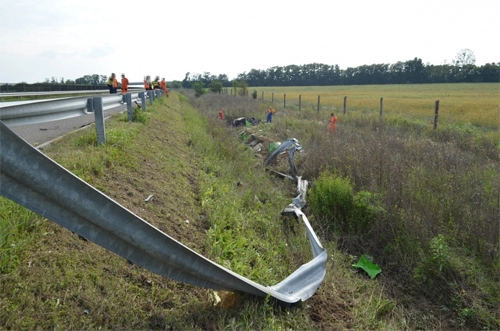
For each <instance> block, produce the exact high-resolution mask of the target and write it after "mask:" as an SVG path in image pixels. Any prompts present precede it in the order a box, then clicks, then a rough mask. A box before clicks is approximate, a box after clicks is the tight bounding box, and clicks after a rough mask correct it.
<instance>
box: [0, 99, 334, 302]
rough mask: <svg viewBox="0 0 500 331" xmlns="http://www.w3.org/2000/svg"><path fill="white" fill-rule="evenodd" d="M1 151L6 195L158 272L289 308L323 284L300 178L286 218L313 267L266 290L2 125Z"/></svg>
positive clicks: (321, 256)
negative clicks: (296, 225)
mask: <svg viewBox="0 0 500 331" xmlns="http://www.w3.org/2000/svg"><path fill="white" fill-rule="evenodd" d="M94 101H95V100H94ZM78 107H81V105H78ZM0 146H2V149H1V151H0V164H1V165H2V166H1V167H0V180H1V183H2V185H0V194H1V195H3V196H5V197H7V198H8V199H11V200H13V201H15V202H16V203H18V204H20V205H23V206H24V207H26V208H28V209H30V210H32V211H34V212H36V213H38V214H40V215H41V216H43V217H46V218H47V219H49V220H52V221H53V222H55V223H57V224H59V225H61V226H64V227H65V228H67V229H69V230H71V231H73V232H75V233H77V234H79V235H81V236H83V237H85V238H87V239H89V240H91V241H93V242H95V243H97V244H98V245H100V246H102V247H104V248H106V249H108V250H110V251H112V252H114V253H116V254H118V255H120V256H122V257H124V258H126V259H127V260H129V261H131V262H133V263H135V264H137V265H139V266H142V267H144V268H146V269H148V270H151V271H152V272H155V273H157V274H160V275H163V276H165V277H168V278H171V279H174V280H177V281H180V282H184V283H188V284H192V285H196V286H200V287H206V288H212V289H216V290H227V291H241V292H245V293H250V294H253V295H257V296H261V297H265V296H267V295H271V296H273V297H274V298H276V299H277V300H279V301H281V302H284V303H295V302H298V301H301V300H302V301H304V300H306V299H308V298H309V297H311V296H312V295H313V294H314V293H315V292H316V289H317V288H318V287H319V285H320V284H321V282H322V281H323V278H324V276H325V272H326V269H325V263H326V259H327V254H326V251H325V249H324V248H323V247H322V246H321V243H320V242H319V240H318V238H317V236H316V234H315V233H314V231H313V229H312V227H311V225H310V224H309V221H308V219H307V217H306V216H305V215H304V213H303V212H302V211H301V208H302V207H303V206H304V205H305V195H306V189H307V181H304V180H302V179H301V177H299V176H296V175H293V177H294V178H295V179H296V180H297V183H298V185H297V190H298V193H299V195H298V197H297V198H295V199H294V200H293V202H292V203H291V204H290V205H288V206H287V207H285V208H284V209H283V211H282V213H283V214H290V213H291V214H295V215H296V216H297V217H298V218H299V219H301V220H302V221H303V222H304V225H305V227H306V230H307V234H308V237H309V241H310V244H311V248H312V255H313V259H312V260H311V261H310V262H308V263H306V264H304V265H302V266H300V267H299V268H298V269H297V270H296V271H295V272H293V273H292V274H291V275H290V276H288V277H287V278H286V279H284V280H283V281H282V282H280V283H278V284H276V285H273V286H264V285H261V284H258V283H256V282H253V281H251V280H249V279H247V278H245V277H243V276H241V275H238V274H236V273H234V272H233V271H231V270H228V269H226V268H224V267H222V266H220V265H218V264H216V263H214V262H212V261H210V260H208V259H207V258H205V257H204V256H202V255H200V254H198V253H196V252H195V251H193V250H191V249H189V248H188V247H186V246H185V245H183V244H182V243H179V242H177V241H176V240H174V239H173V238H171V237H170V236H168V235H167V234H165V233H163V232H162V231H160V230H159V229H157V228H155V227H153V226H152V225H151V224H149V223H147V222H146V221H144V220H142V219H141V218H140V217H138V216H137V215H135V214H133V213H132V212H131V211H129V210H127V209H125V208H124V207H122V206H121V205H119V204H118V203H116V202H115V201H113V200H112V199H110V198H109V197H107V196H106V195H104V194H103V193H101V192H99V191H98V190H97V189H95V188H94V187H92V186H90V185H88V184H87V183H86V182H84V181H82V180H81V179H79V178H78V177H77V176H75V175H73V174H72V173H70V172H69V171H67V170H66V169H64V168H63V167H61V166H60V165H58V164H57V163H55V162H54V161H52V160H51V159H49V158H48V157H46V156H45V155H44V154H42V153H41V152H40V151H38V150H37V149H36V148H34V147H32V146H31V145H30V144H28V143H27V142H25V141H24V140H22V139H21V138H20V137H18V136H17V135H16V134H15V133H13V132H12V131H11V130H10V129H9V128H8V127H7V126H6V125H5V124H4V123H3V122H0ZM287 149H288V150H289V151H291V152H292V154H293V152H294V151H295V150H296V149H300V145H298V142H297V140H295V139H293V140H287V141H286V142H285V143H284V144H282V145H281V146H280V150H281V152H285V151H286V150H287ZM276 155H277V154H275V156H276ZM271 161H272V160H271V159H269V158H268V159H266V162H271Z"/></svg>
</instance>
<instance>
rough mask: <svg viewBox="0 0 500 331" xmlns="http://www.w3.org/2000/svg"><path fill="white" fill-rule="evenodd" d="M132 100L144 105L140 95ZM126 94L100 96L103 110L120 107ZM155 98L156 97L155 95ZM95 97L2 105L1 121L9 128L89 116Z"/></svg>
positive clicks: (0, 110)
mask: <svg viewBox="0 0 500 331" xmlns="http://www.w3.org/2000/svg"><path fill="white" fill-rule="evenodd" d="M130 95H131V98H132V100H131V101H138V102H141V103H142V98H141V95H140V92H139V93H130ZM125 96H126V95H125V94H124V95H122V94H113V95H108V96H99V97H100V98H102V103H103V110H106V109H110V108H113V107H118V106H120V105H122V104H124V103H125V102H126V100H125ZM153 98H154V95H153ZM92 99H93V97H76V98H65V99H57V100H39V101H29V102H26V103H21V104H19V103H12V104H11V103H0V120H1V121H3V122H4V123H5V124H6V125H8V126H16V125H27V124H35V123H44V122H50V121H57V120H62V119H67V118H72V117H77V116H82V115H86V114H89V113H91V112H92V111H93V107H92Z"/></svg>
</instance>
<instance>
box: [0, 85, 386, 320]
mask: <svg viewBox="0 0 500 331" xmlns="http://www.w3.org/2000/svg"><path fill="white" fill-rule="evenodd" d="M148 110H151V112H147V113H146V114H145V115H146V117H147V120H146V124H145V125H144V124H141V123H128V122H126V121H125V118H126V116H124V115H118V116H114V117H112V118H111V119H110V120H108V121H107V122H106V133H107V144H105V145H102V146H95V141H96V138H95V133H94V131H93V128H89V129H88V130H82V131H79V132H76V133H74V134H71V135H68V136H66V137H65V138H64V139H62V140H60V141H58V142H57V143H55V144H53V145H51V146H49V147H47V148H45V150H44V151H43V152H44V153H46V154H47V155H48V156H49V157H51V158H53V159H54V160H55V161H57V162H58V163H60V164H61V165H63V166H64V167H65V168H66V169H68V170H70V171H72V172H73V173H75V174H76V175H78V176H79V177H80V178H82V179H83V180H85V181H87V182H88V183H89V184H91V185H93V186H95V187H96V188H98V189H99V190H101V191H103V192H104V193H105V194H107V195H108V196H110V197H111V198H113V199H115V200H116V201H117V202H118V203H120V204H122V205H123V206H125V207H127V208H129V209H130V210H132V211H133V212H134V213H136V214H137V215H139V216H140V217H142V218H143V219H145V220H146V221H148V222H150V223H152V224H153V225H154V226H156V227H158V228H159V229H161V230H162V231H164V232H165V233H167V234H169V235H170V236H172V237H173V238H175V239H177V240H178V241H180V242H181V243H183V244H185V245H187V246H189V247H190V248H192V249H194V250H196V251H197V252H200V253H202V254H204V255H206V256H207V257H209V258H210V259H212V260H214V261H216V262H217V263H220V264H221V265H223V266H225V267H228V268H230V269H232V270H234V271H236V272H238V273H240V274H242V275H243V276H246V277H248V278H250V279H252V280H254V281H257V282H259V283H261V284H264V285H272V284H275V283H276V282H278V281H280V280H282V279H283V278H285V277H286V276H287V275H288V274H289V273H291V272H292V271H293V270H295V268H296V267H298V266H299V265H300V264H301V263H304V262H307V261H308V260H309V259H310V257H311V253H310V247H309V244H308V242H307V239H306V237H305V233H304V231H303V229H302V227H301V226H300V225H299V224H295V221H294V220H283V219H282V218H281V217H280V216H279V211H280V210H281V209H282V208H283V207H284V206H286V205H287V204H288V203H289V202H290V201H291V199H292V198H293V197H294V195H295V187H294V185H293V184H291V183H288V182H284V181H282V180H280V179H274V178H272V177H270V175H269V174H268V173H266V172H265V171H264V169H263V166H262V162H261V160H259V159H256V158H255V157H254V156H253V155H252V153H250V152H249V151H248V150H247V148H246V147H245V146H244V145H242V144H241V143H240V142H238V141H237V139H236V135H235V134H234V133H235V132H234V131H228V130H227V129H226V128H225V127H224V126H222V125H221V124H220V123H217V122H213V121H211V120H207V119H206V118H205V117H204V116H202V115H200V114H199V113H198V112H197V111H196V110H195V109H193V108H192V107H191V106H190V105H189V103H188V102H187V100H186V99H185V98H184V97H183V96H182V95H178V94H176V93H173V94H172V95H171V96H170V98H168V99H167V98H163V99H160V100H158V101H156V102H155V104H154V105H153V106H152V107H148ZM151 194H154V198H153V200H151V201H150V202H145V201H144V200H145V198H147V197H148V196H149V195H151ZM0 203H1V208H0V210H1V219H0V225H1V229H2V232H1V233H2V236H1V237H0V239H1V240H2V241H1V242H0V249H1V275H0V293H1V296H0V328H6V329H53V328H58V329H97V328H125V329H175V330H180V329H184V330H202V329H203V330H210V329H213V330H220V329H226V328H227V329H238V330H239V329H252V330H253V329H262V330H265V329H268V330H279V329H317V328H321V327H324V328H328V329H330V328H332V327H337V328H341V329H343V328H348V327H352V326H356V327H362V326H363V325H372V324H371V323H375V324H373V325H374V326H379V325H382V326H384V325H387V324H386V323H385V322H384V318H382V319H380V318H378V317H377V318H376V315H377V311H378V308H379V307H378V306H377V305H378V303H376V302H380V300H379V299H380V293H381V292H382V291H381V290H380V289H378V288H377V285H376V283H374V282H371V281H368V280H366V279H364V278H359V279H357V277H356V276H354V277H353V276H351V274H350V271H349V270H348V268H346V266H347V265H348V263H349V261H348V260H346V259H345V258H344V257H343V256H342V255H340V254H337V253H333V252H332V255H331V260H330V261H329V262H328V265H329V266H328V269H329V273H330V276H329V277H330V278H329V279H330V280H329V286H328V287H327V288H330V285H331V286H333V288H334V291H330V290H328V293H325V290H323V289H320V292H319V293H318V294H317V295H316V296H314V297H313V298H312V299H310V300H309V301H307V302H306V303H305V304H303V305H298V306H296V307H291V308H283V307H280V306H277V305H274V304H273V303H272V301H268V300H264V299H259V298H254V297H251V296H245V295H232V294H230V293H225V292H219V293H215V292H214V291H212V290H209V289H201V288H197V287H192V286H189V285H185V284H181V283H178V282H175V281H172V280H169V279H166V278H164V277H161V276H158V275H155V274H152V273H150V272H148V271H147V270H144V269H142V268H139V267H137V266H134V265H130V264H128V263H127V261H126V260H125V259H123V258H120V257H118V256H116V255H114V254H113V253H110V252H108V251H106V250H104V249H103V248H101V247H99V246H97V245H95V244H93V243H91V242H89V241H85V240H83V239H82V238H79V237H78V236H77V235H76V234H73V233H71V232H70V231H68V230H66V229H64V228H61V227H59V226H58V225H56V224H54V223H52V222H50V221H48V220H44V219H42V218H40V217H39V216H37V215H35V214H33V213H31V212H29V211H27V210H25V209H24V208H21V207H19V206H17V205H15V204H14V203H12V202H10V201H8V200H6V199H5V198H3V197H2V198H0ZM333 263H337V264H338V266H337V270H335V269H333V268H332V267H333ZM332 277H334V278H332ZM336 278H338V279H336ZM342 284H352V286H349V287H348V288H345V287H344V285H342ZM354 293H356V295H355V297H353V294H354ZM363 293H365V295H366V297H369V295H373V297H374V298H373V300H370V301H369V302H368V301H367V303H366V304H365V303H364V300H363V299H361V298H359V297H358V295H362V294H363ZM217 297H219V298H221V299H222V302H221V303H219V304H218V305H215V303H216V302H217V300H216V299H217ZM358 302H360V303H362V304H359V305H358V304H357V303H358ZM359 316H361V317H359ZM365 316H369V317H368V318H365Z"/></svg>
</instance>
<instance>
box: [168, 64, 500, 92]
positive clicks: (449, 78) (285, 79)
mask: <svg viewBox="0 0 500 331" xmlns="http://www.w3.org/2000/svg"><path fill="white" fill-rule="evenodd" d="M236 80H238V81H245V82H246V83H247V84H248V86H322V85H323V86H327V85H369V84H425V83H465V82H468V83H471V82H477V83H479V82H499V81H500V62H498V63H487V64H485V65H482V66H476V65H475V64H462V65H460V64H456V63H455V64H441V65H430V64H427V65H425V64H424V63H423V62H422V60H421V59H419V58H414V59H413V60H409V61H405V62H397V63H394V64H371V65H362V66H359V67H355V68H347V69H340V68H339V66H338V65H328V64H322V63H311V64H305V65H287V66H275V67H271V68H268V69H266V70H259V69H252V70H250V71H249V72H244V73H241V74H239V75H238V76H237V78H236ZM200 82H201V83H202V84H203V85H204V86H205V87H208V88H210V89H212V90H214V87H216V86H218V85H221V86H224V87H230V86H233V85H234V84H233V82H232V81H229V80H228V79H227V75H219V76H215V75H211V74H210V73H204V74H203V75H200V74H197V75H193V76H190V75H189V73H188V74H186V78H185V79H184V80H183V81H182V82H177V84H175V85H176V86H178V85H180V86H182V87H184V88H191V87H193V84H194V83H200ZM180 86H178V87H180ZM172 87H175V86H174V85H172ZM215 90H216V89H215ZM214 92H215V91H214Z"/></svg>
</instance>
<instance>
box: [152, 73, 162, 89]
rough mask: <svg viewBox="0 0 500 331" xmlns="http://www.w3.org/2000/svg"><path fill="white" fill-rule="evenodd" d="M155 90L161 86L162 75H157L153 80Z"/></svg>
mask: <svg viewBox="0 0 500 331" xmlns="http://www.w3.org/2000/svg"><path fill="white" fill-rule="evenodd" d="M152 85H153V90H157V89H159V88H160V76H156V77H155V80H154V81H153V82H152Z"/></svg>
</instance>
